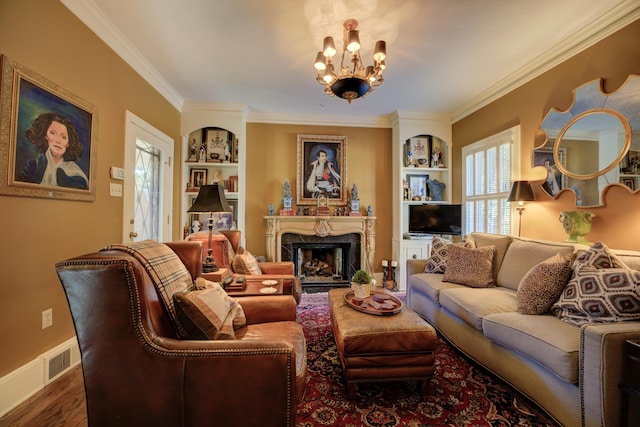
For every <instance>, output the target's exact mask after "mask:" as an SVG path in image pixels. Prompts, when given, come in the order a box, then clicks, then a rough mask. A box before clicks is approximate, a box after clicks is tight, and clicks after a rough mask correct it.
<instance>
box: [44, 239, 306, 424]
mask: <svg viewBox="0 0 640 427" xmlns="http://www.w3.org/2000/svg"><path fill="white" fill-rule="evenodd" d="M147 242H150V241H147ZM132 247H135V250H137V251H139V253H140V252H142V249H146V250H147V252H144V254H145V255H144V256H142V257H141V256H139V255H137V254H134V253H133V250H132ZM167 247H168V248H169V249H167ZM151 250H153V251H155V252H154V254H152V256H150V255H148V254H150V253H151ZM185 269H186V270H185ZM201 269H202V245H201V244H200V243H198V242H184V241H180V242H170V243H166V244H165V245H162V244H155V245H154V244H152V243H151V244H147V245H146V246H145V242H136V243H135V244H133V245H131V246H129V247H126V248H123V247H118V245H110V246H109V247H106V248H103V250H100V251H98V252H95V253H90V254H86V255H82V256H79V257H75V258H72V259H68V260H65V261H61V262H59V263H57V264H56V271H57V273H58V276H59V278H60V281H61V283H62V285H63V289H64V292H65V294H66V297H67V300H68V303H69V308H70V311H71V317H72V320H73V324H74V327H75V330H76V335H77V338H78V343H79V346H80V353H81V360H82V372H83V377H84V385H85V393H86V402H87V416H88V422H89V425H92V426H98V425H105V426H107V425H120V426H129V425H130V426H134V425H135V426H141V425H172V426H203V425H225V426H247V425H261V426H291V427H293V426H295V424H296V405H297V404H298V403H299V402H301V401H302V398H303V396H304V391H305V386H306V381H307V359H306V343H305V338H304V334H303V331H302V327H301V325H300V324H299V323H298V322H297V321H296V303H295V301H294V299H293V298H292V297H291V296H290V295H278V296H254V297H244V298H241V299H238V300H237V301H232V300H231V299H229V298H228V297H227V298H226V299H224V300H221V302H224V303H228V306H229V307H234V308H235V309H237V308H238V307H237V306H236V304H237V305H239V306H240V307H241V308H242V311H241V312H242V316H240V317H241V320H242V321H243V322H242V323H241V324H236V323H235V322H236V320H237V318H238V317H236V318H234V319H233V320H234V328H233V329H235V330H233V331H232V332H231V333H232V334H233V335H234V337H233V338H228V339H206V338H203V337H201V336H194V335H193V334H192V332H191V329H193V328H195V326H194V325H198V326H199V325H201V324H202V319H197V318H196V317H195V315H193V311H194V310H193V308H194V307H195V308H198V309H200V306H199V305H198V304H200V303H202V301H204V298H202V299H201V300H194V301H196V303H197V304H194V305H193V306H191V308H190V310H191V311H189V312H187V311H186V310H185V309H183V308H182V309H178V306H179V305H180V304H184V301H185V300H184V298H187V297H188V296H189V295H193V294H196V295H205V293H207V292H209V291H216V292H218V293H219V294H220V295H221V296H224V292H223V291H222V290H221V288H220V287H219V286H218V285H215V286H216V287H215V288H203V289H199V290H191V284H193V282H194V281H196V282H198V281H199V280H200V281H201V279H198V276H199V275H200V272H201ZM200 283H202V282H200ZM205 284H206V283H205ZM185 287H186V288H185ZM171 293H172V295H171ZM206 295H210V294H206ZM167 298H169V299H167ZM171 298H173V301H175V306H173V310H175V311H176V312H180V310H182V312H183V314H185V313H186V314H188V315H190V316H191V317H190V318H189V319H191V320H193V324H191V325H187V324H186V323H185V319H184V318H181V317H180V316H178V318H180V323H181V324H182V325H183V326H185V329H186V330H187V336H186V337H185V336H184V334H183V332H181V331H180V328H179V327H177V326H176V318H174V316H173V315H172V312H173V311H172V307H171V306H170V305H169V304H168V301H171ZM178 301H180V303H178ZM218 302H220V300H219V301H218ZM220 305H222V304H221V303H220ZM196 306H197V307H196ZM217 308H218V307H216V309H217ZM209 309H210V307H206V308H205V309H202V310H197V311H198V313H208V312H207V311H206V310H209ZM210 311H211V310H210ZM229 312H231V311H229ZM196 320H197V322H196ZM210 320H211V319H209V318H208V319H206V320H205V321H210ZM207 325H208V324H207ZM202 331H207V329H205V328H204V327H202V329H201V330H198V333H201V332H202Z"/></svg>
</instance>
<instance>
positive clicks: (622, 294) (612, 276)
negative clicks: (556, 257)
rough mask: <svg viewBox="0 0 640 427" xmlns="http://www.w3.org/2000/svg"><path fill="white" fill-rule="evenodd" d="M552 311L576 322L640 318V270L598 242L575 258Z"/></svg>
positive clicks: (602, 321)
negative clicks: (629, 265) (568, 277)
mask: <svg viewBox="0 0 640 427" xmlns="http://www.w3.org/2000/svg"><path fill="white" fill-rule="evenodd" d="M551 311H552V313H553V314H555V315H556V316H557V317H558V318H559V319H560V320H562V321H564V322H567V323H569V324H571V325H575V326H580V325H583V324H585V323H589V322H596V323H604V322H620V321H625V320H640V271H638V270H632V269H630V268H628V267H627V266H626V265H625V264H624V263H623V262H622V261H621V260H620V259H619V258H618V257H617V256H616V255H615V254H613V253H611V252H610V251H609V249H608V248H607V247H606V246H605V245H604V244H603V243H602V242H598V243H595V244H594V245H593V246H592V247H591V248H589V249H588V250H587V251H585V252H584V253H583V254H582V255H580V257H578V259H576V261H575V262H574V266H573V277H572V278H571V280H569V283H568V284H567V286H566V287H565V289H564V291H563V292H562V295H561V296H560V298H559V300H558V301H557V302H556V303H555V304H553V306H552V307H551Z"/></svg>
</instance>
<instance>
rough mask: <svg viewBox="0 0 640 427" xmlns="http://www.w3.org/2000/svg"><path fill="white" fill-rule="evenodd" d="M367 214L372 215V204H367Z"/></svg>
mask: <svg viewBox="0 0 640 427" xmlns="http://www.w3.org/2000/svg"><path fill="white" fill-rule="evenodd" d="M367 216H373V206H371V205H369V206H367Z"/></svg>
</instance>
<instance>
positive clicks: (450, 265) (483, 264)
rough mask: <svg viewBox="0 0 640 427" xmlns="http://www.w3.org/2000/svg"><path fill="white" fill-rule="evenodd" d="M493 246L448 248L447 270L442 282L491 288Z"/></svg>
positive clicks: (492, 283)
mask: <svg viewBox="0 0 640 427" xmlns="http://www.w3.org/2000/svg"><path fill="white" fill-rule="evenodd" d="M495 251H496V247H495V246H483V247H481V248H465V247H464V246H460V245H451V246H449V257H448V259H447V270H446V271H445V272H444V276H443V277H442V281H443V282H452V283H458V284H460V285H466V286H470V287H472V288H492V287H494V286H495V283H494V281H493V257H494V254H495Z"/></svg>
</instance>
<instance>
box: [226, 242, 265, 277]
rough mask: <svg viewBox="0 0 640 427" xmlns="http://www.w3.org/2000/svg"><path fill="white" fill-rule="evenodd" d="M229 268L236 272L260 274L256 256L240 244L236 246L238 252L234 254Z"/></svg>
mask: <svg viewBox="0 0 640 427" xmlns="http://www.w3.org/2000/svg"><path fill="white" fill-rule="evenodd" d="M231 268H232V269H233V272H234V273H237V274H246V275H251V274H262V270H261V269H260V266H259V265H258V261H257V260H256V257H254V256H253V255H252V254H251V252H249V251H248V250H246V249H244V248H243V247H242V246H240V247H238V252H237V253H236V254H235V256H234V257H233V261H232V262H231Z"/></svg>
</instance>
